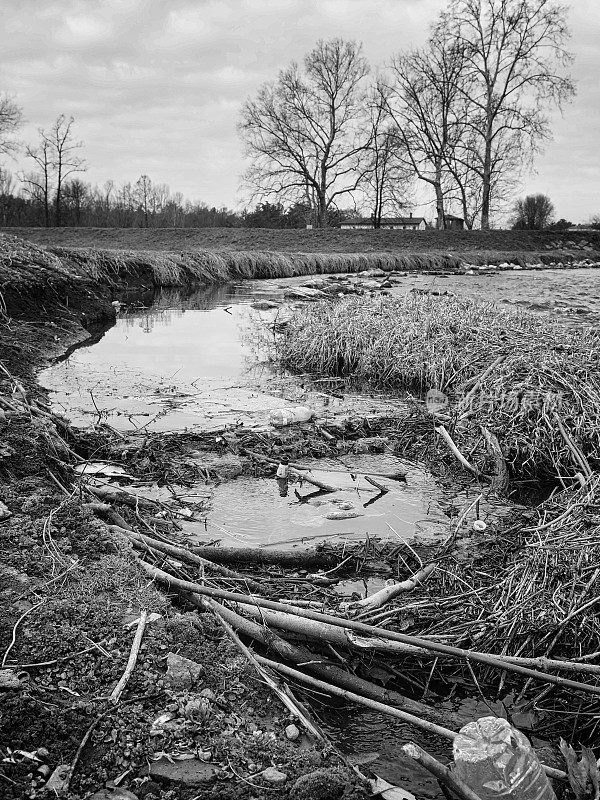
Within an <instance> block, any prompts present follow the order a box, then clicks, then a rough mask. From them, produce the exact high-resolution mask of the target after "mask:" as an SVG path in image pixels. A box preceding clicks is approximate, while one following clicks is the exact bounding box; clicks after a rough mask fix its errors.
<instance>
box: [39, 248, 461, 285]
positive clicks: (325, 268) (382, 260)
mask: <svg viewBox="0 0 600 800" xmlns="http://www.w3.org/2000/svg"><path fill="white" fill-rule="evenodd" d="M49 252H50V253H52V254H54V255H55V256H58V257H59V258H60V260H61V261H62V262H64V263H65V264H67V265H69V266H71V267H72V268H74V269H77V270H78V271H79V272H80V273H81V274H82V275H84V276H86V277H88V278H90V279H91V280H94V281H98V282H103V283H113V282H117V281H124V280H127V281H151V282H152V283H153V284H154V285H156V286H181V285H184V284H187V283H223V282H226V281H230V280H238V279H240V278H290V277H294V276H297V275H321V274H326V273H340V272H360V271H362V270H368V269H382V270H386V271H391V270H402V271H422V270H450V269H458V268H459V267H460V264H461V263H462V262H461V260H460V259H459V258H457V257H456V256H450V255H443V254H440V253H418V254H412V255H407V254H393V253H344V254H342V253H278V252H273V251H253V250H248V251H228V250H223V251H220V252H217V251H212V250H187V251H184V252H181V253H169V252H164V251H160V250H153V251H119V250H98V249H95V248H78V249H70V248H62V247H54V248H51V249H50V251H49Z"/></svg>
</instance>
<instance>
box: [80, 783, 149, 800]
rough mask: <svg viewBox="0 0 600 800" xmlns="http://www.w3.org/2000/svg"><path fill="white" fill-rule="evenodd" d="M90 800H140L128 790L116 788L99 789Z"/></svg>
mask: <svg viewBox="0 0 600 800" xmlns="http://www.w3.org/2000/svg"><path fill="white" fill-rule="evenodd" d="M90 800H138V796H137V795H136V794H134V793H133V792H129V791H128V790H127V789H121V788H120V787H118V786H115V788H114V789H99V790H98V791H97V792H94V794H93V795H92V796H91V797H90Z"/></svg>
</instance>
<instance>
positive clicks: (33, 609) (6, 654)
mask: <svg viewBox="0 0 600 800" xmlns="http://www.w3.org/2000/svg"><path fill="white" fill-rule="evenodd" d="M45 602H46V601H45V600H40V602H39V603H36V604H35V605H34V606H31V608H28V609H27V611H24V612H23V614H21V616H20V617H19V619H18V620H17V621H16V622H15V624H14V626H13V629H12V638H11V640H10V644H9V645H8V647H7V648H6V650H5V651H4V657H3V658H2V665H1V666H4V665H5V664H6V659H7V658H8V654H9V653H10V651H11V650H12V649H13V647H14V646H15V642H16V641H17V628H18V627H19V625H20V624H21V622H22V621H23V620H24V619H25V617H26V616H27V615H28V614H31V612H32V611H35V609H36V608H39V607H40V606H41V605H43V604H44V603H45Z"/></svg>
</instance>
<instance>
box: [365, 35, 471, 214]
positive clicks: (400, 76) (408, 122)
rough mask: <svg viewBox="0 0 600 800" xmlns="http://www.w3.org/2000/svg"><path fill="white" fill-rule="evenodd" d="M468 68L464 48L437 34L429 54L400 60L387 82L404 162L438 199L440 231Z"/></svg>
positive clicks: (425, 50)
mask: <svg viewBox="0 0 600 800" xmlns="http://www.w3.org/2000/svg"><path fill="white" fill-rule="evenodd" d="M463 63H464V62H463V54H462V50H461V48H460V46H459V45H453V46H448V45H447V43H446V41H445V37H444V35H443V33H442V32H441V31H440V30H438V29H436V30H434V31H433V33H432V35H431V37H430V39H429V41H428V42H427V45H426V46H425V47H424V48H422V49H420V50H413V51H410V52H407V53H400V54H398V55H397V56H395V57H394V58H393V59H392V62H391V65H390V69H389V76H388V78H387V80H385V79H384V81H383V82H382V94H381V97H382V102H383V103H384V104H385V106H386V109H387V111H388V113H389V115H390V117H391V118H392V120H393V122H394V126H395V129H396V130H397V132H398V136H399V140H400V142H401V144H402V148H403V153H404V155H403V158H404V160H405V162H406V163H407V165H408V166H410V167H412V169H413V170H414V172H415V174H416V175H417V177H418V178H419V179H420V180H421V181H424V182H425V183H427V184H429V185H430V186H431V187H432V188H433V191H434V193H435V203H436V225H437V227H438V228H443V227H444V226H445V221H444V217H445V205H444V201H445V195H446V193H447V191H448V186H447V184H448V169H447V164H448V161H449V160H450V159H451V157H452V153H453V151H454V149H455V148H456V146H457V142H458V140H459V138H460V136H461V135H462V132H463V128H462V127H461V124H460V123H461V117H460V109H461V107H462V106H461V102H462V95H461V92H460V90H459V84H460V83H461V82H462V81H463Z"/></svg>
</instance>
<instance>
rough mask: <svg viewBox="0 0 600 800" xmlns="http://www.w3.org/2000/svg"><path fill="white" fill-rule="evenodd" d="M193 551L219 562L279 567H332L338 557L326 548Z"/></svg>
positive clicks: (255, 548) (207, 546) (242, 548)
mask: <svg viewBox="0 0 600 800" xmlns="http://www.w3.org/2000/svg"><path fill="white" fill-rule="evenodd" d="M189 549H190V550H191V552H192V553H196V554H197V555H199V556H203V557H204V558H207V559H208V560H209V561H212V562H216V563H218V564H273V565H275V566H279V567H290V568H295V567H306V568H311V569H316V568H319V567H332V566H335V565H336V564H337V561H338V558H337V556H336V555H335V554H334V553H331V552H327V551H326V550H321V549H319V550H316V549H314V548H313V549H311V550H297V551H294V550H268V549H263V548H260V547H212V546H210V545H206V546H200V547H190V548H189Z"/></svg>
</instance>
